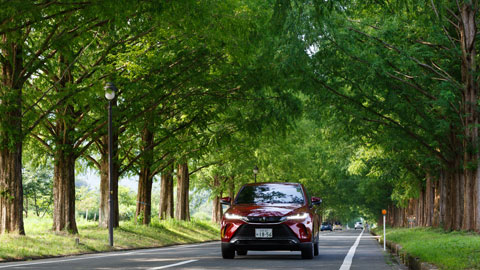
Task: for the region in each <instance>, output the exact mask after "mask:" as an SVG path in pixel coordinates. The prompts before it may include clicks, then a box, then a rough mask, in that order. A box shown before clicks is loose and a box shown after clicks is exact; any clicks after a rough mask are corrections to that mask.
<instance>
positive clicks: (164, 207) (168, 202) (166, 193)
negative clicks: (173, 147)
mask: <svg viewBox="0 0 480 270" xmlns="http://www.w3.org/2000/svg"><path fill="white" fill-rule="evenodd" d="M161 181H162V183H161V188H160V209H159V211H158V217H159V218H160V219H168V218H173V165H172V166H168V167H167V168H166V169H165V170H164V171H163V172H162V180H161Z"/></svg>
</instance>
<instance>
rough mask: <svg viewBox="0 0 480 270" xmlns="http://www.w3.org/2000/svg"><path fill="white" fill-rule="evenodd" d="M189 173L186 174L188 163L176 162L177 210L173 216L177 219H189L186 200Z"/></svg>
mask: <svg viewBox="0 0 480 270" xmlns="http://www.w3.org/2000/svg"><path fill="white" fill-rule="evenodd" d="M189 182H190V179H189V174H188V164H187V163H183V164H178V170H177V211H176V213H175V218H176V219H178V220H190V213H189V211H190V210H189V206H188V204H189V200H188V191H189V184H190V183H189Z"/></svg>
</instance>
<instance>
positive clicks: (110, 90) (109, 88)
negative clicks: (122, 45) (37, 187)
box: [105, 82, 117, 247]
mask: <svg viewBox="0 0 480 270" xmlns="http://www.w3.org/2000/svg"><path fill="white" fill-rule="evenodd" d="M115 92H117V88H116V87H115V85H114V84H113V83H112V82H108V83H107V84H106V85H105V97H106V98H107V100H108V180H109V181H108V182H109V186H110V188H109V190H110V195H109V197H108V203H109V206H110V217H109V219H108V236H109V240H110V246H111V247H113V224H114V219H115V212H114V210H115V209H114V205H113V176H112V174H113V162H112V159H113V157H112V151H113V142H112V136H113V134H112V100H113V99H114V98H115Z"/></svg>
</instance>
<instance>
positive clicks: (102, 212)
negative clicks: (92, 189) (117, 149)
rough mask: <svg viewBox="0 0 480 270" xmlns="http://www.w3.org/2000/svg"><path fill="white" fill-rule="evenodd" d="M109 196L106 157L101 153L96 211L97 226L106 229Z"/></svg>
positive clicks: (108, 213)
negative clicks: (98, 197) (97, 207)
mask: <svg viewBox="0 0 480 270" xmlns="http://www.w3.org/2000/svg"><path fill="white" fill-rule="evenodd" d="M109 195H110V190H109V182H108V156H107V155H105V154H104V153H102V158H101V159H100V207H99V209H98V212H99V213H98V226H99V227H101V228H107V227H108V218H109V215H110V211H109V209H110V207H109V203H108V199H109Z"/></svg>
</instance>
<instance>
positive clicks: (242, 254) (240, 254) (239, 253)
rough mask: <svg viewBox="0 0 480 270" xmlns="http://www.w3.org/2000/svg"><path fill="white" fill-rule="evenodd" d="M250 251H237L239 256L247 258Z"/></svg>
mask: <svg viewBox="0 0 480 270" xmlns="http://www.w3.org/2000/svg"><path fill="white" fill-rule="evenodd" d="M247 253H248V250H237V255H238V256H245V255H247Z"/></svg>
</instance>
